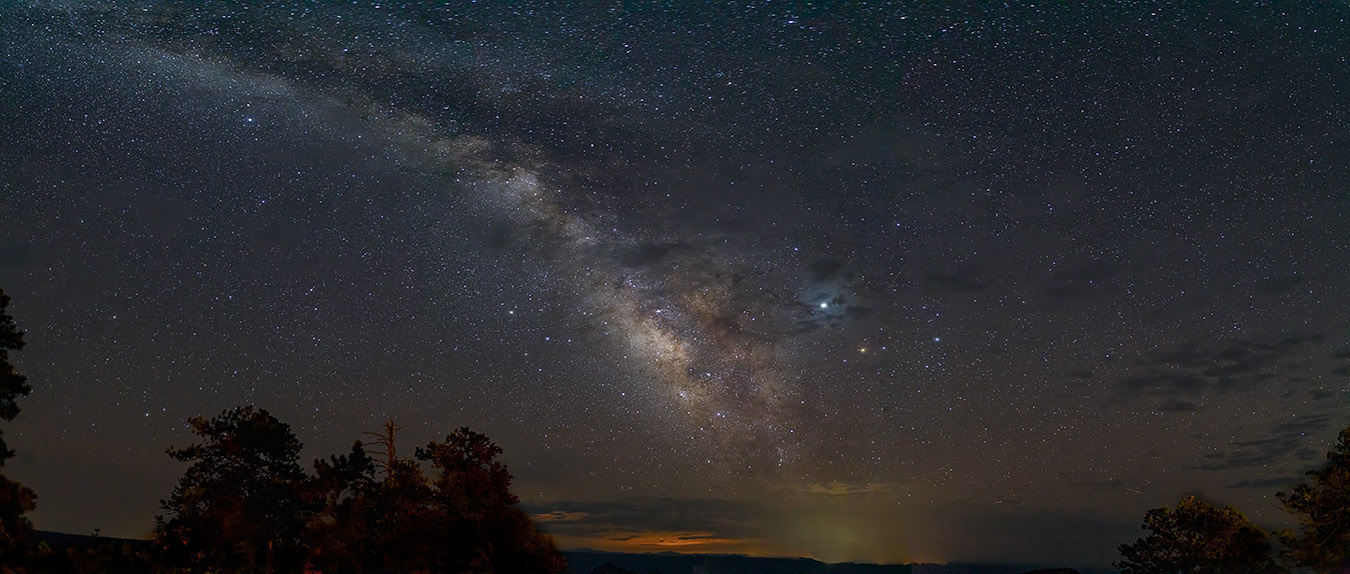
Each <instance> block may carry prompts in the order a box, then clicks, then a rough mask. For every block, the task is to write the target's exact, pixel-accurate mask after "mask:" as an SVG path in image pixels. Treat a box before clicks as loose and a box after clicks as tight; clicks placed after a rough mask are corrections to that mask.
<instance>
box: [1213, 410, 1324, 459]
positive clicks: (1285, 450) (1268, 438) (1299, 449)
mask: <svg viewBox="0 0 1350 574" xmlns="http://www.w3.org/2000/svg"><path fill="white" fill-rule="evenodd" d="M1331 423H1332V419H1331V416H1330V415H1314V416H1309V417H1303V418H1301V419H1298V420H1295V421H1290V422H1283V423H1276V424H1275V425H1273V426H1272V427H1271V428H1270V430H1269V431H1267V432H1265V433H1262V436H1261V438H1257V439H1252V440H1245V441H1236V442H1233V443H1232V445H1233V447H1235V448H1234V449H1233V450H1231V451H1229V452H1224V453H1212V454H1209V455H1207V456H1206V457H1205V459H1206V462H1204V463H1201V464H1199V465H1196V466H1192V467H1190V468H1195V469H1199V470H1225V471H1227V470H1238V469H1245V468H1266V467H1268V466H1269V465H1271V464H1272V463H1275V462H1277V461H1279V460H1281V459H1284V458H1285V457H1287V456H1289V455H1290V454H1293V455H1294V456H1295V457H1297V458H1298V459H1299V460H1303V461H1311V460H1316V459H1317V456H1318V451H1317V450H1316V449H1314V448H1311V447H1309V446H1308V443H1309V438H1308V436H1309V435H1312V436H1314V437H1320V436H1322V435H1324V434H1326V432H1325V431H1326V430H1327V429H1328V428H1329V427H1330V426H1331Z"/></svg>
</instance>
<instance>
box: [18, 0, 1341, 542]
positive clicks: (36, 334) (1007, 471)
mask: <svg viewBox="0 0 1350 574" xmlns="http://www.w3.org/2000/svg"><path fill="white" fill-rule="evenodd" d="M204 4H206V3H199V2H189V1H183V2H121V3H115V4H113V3H101V2H100V3H95V2H88V3H83V2H5V3H3V7H0V288H3V289H4V290H5V291H6V292H7V293H8V294H9V295H11V296H12V297H13V299H14V301H13V303H12V305H11V306H10V312H11V314H13V315H14V316H15V319H16V321H17V323H18V325H19V326H20V327H21V328H23V329H26V330H28V331H29V333H28V335H27V340H28V346H27V347H26V348H25V349H24V350H23V351H21V352H19V353H16V354H14V355H13V358H14V359H15V362H16V364H17V366H18V367H19V369H20V370H21V371H23V372H25V373H26V374H27V375H28V376H29V378H30V381H31V383H32V384H33V387H34V391H33V394H32V395H31V396H30V397H28V398H27V399H25V400H24V401H23V402H22V406H23V408H24V411H23V413H22V414H21V415H20V416H19V418H18V419H16V420H15V421H14V422H13V423H11V424H9V425H7V426H6V428H5V429H4V430H5V433H6V437H7V439H9V441H10V446H11V447H13V448H15V449H16V450H17V451H18V457H17V458H16V459H14V460H12V461H11V462H10V464H9V465H8V467H7V468H6V473H8V474H10V475H12V476H13V477H15V478H17V479H19V480H22V481H24V482H25V483H27V484H28V485H30V486H32V487H33V488H34V489H35V490H36V491H37V492H38V495H39V500H38V505H39V508H38V511H37V512H36V513H35V514H34V515H33V520H34V522H35V523H36V526H37V527H38V528H42V529H48V530H59V531H67V532H74V533H88V532H90V531H92V530H93V529H95V528H99V529H101V530H102V533H103V534H105V535H116V536H145V535H147V534H148V533H149V531H150V529H151V526H152V521H153V517H154V515H155V514H156V513H158V512H160V510H159V508H158V502H159V500H160V499H161V498H165V497H167V496H168V495H169V492H170V490H171V488H172V486H173V484H174V483H175V482H176V480H177V478H178V477H179V476H180V475H181V473H182V471H183V470H184V468H185V467H184V465H182V464H180V463H177V462H175V461H173V460H171V459H170V458H169V457H168V456H166V455H165V454H164V449H165V448H166V447H168V446H170V445H178V446H183V445H185V444H187V443H189V442H190V441H191V440H192V436H191V435H190V433H189V432H188V429H187V426H186V424H185V423H186V420H187V419H188V418H189V417H192V416H197V415H205V416H211V415H214V414H217V413H219V412H220V411H222V410H224V409H226V408H229V407H233V406H236V405H243V404H255V405H258V406H260V407H262V408H266V409H268V410H269V411H271V412H272V413H273V414H274V415H276V416H277V417H278V418H280V419H281V420H283V421H285V422H288V423H290V424H291V425H292V427H293V430H294V431H295V433H296V435H297V436H298V437H299V438H300V439H301V440H302V441H304V443H305V445H306V460H309V459H312V458H317V457H320V456H325V455H327V454H331V453H336V452H341V451H344V450H346V449H347V448H348V447H349V446H350V444H351V442H352V441H354V440H356V439H358V438H361V433H362V432H364V431H374V430H378V429H379V428H380V425H381V423H383V421H385V420H387V419H390V418H393V419H395V420H396V421H397V422H398V423H400V424H402V425H403V426H404V430H403V431H402V434H401V435H400V444H402V445H404V448H406V449H408V451H409V452H410V451H411V449H412V447H413V446H415V445H418V444H425V443H426V442H427V441H429V440H433V439H438V438H441V437H444V435H445V434H447V433H448V432H449V431H450V430H452V429H454V428H457V427H459V426H465V425H467V426H469V427H471V428H473V429H474V430H477V431H480V432H483V433H486V434H487V435H488V436H489V437H491V438H492V439H493V440H495V441H496V442H497V443H498V444H500V445H501V446H502V447H503V448H504V449H505V460H506V462H507V463H508V464H509V465H510V467H511V470H512V471H513V472H514V474H515V475H516V482H515V485H514V490H515V491H516V492H517V494H519V495H520V497H521V499H522V503H523V504H524V505H525V507H526V508H527V509H528V510H529V511H530V512H532V513H535V514H536V515H537V516H536V518H537V519H538V520H541V521H543V523H544V526H545V528H546V529H547V530H548V531H550V532H552V533H554V534H555V536H556V537H557V540H558V542H559V545H560V546H562V547H565V548H575V547H590V548H601V549H609V550H623V551H661V550H679V551H700V552H709V551H711V552H739V553H749V554H766V555H788V556H811V557H815V558H818V559H822V560H828V561H842V560H866V561H888V562H911V561H920V560H922V561H966V562H970V561H1001V562H1020V563H1027V564H1047V565H1065V566H1098V567H1100V566H1105V565H1107V564H1108V563H1109V562H1110V561H1111V560H1113V559H1117V558H1118V556H1117V554H1116V550H1115V547H1116V545H1118V544H1120V543H1123V542H1131V541H1133V540H1134V538H1136V537H1138V536H1139V535H1141V533H1142V531H1141V530H1140V529H1139V527H1138V525H1139V523H1140V521H1141V520H1142V517H1143V513H1144V511H1145V510H1146V509H1148V508H1153V507H1157V506H1163V505H1167V504H1173V503H1175V502H1176V499H1177V498H1178V497H1179V496H1181V495H1182V494H1185V493H1192V492H1198V493H1200V494H1202V495H1204V496H1207V497H1208V498H1210V499H1212V500H1215V501H1218V502H1221V503H1232V504H1235V505H1237V506H1238V507H1240V508H1241V509H1243V510H1244V511H1246V512H1247V513H1248V514H1250V515H1252V516H1253V517H1254V518H1255V519H1257V520H1258V522H1261V523H1262V524H1266V525H1269V526H1279V525H1281V524H1283V523H1284V522H1285V521H1286V520H1287V519H1286V518H1285V516H1284V515H1283V514H1282V513H1281V512H1280V511H1279V510H1278V507H1277V503H1276V501H1275V499H1274V493H1275V491H1277V490H1281V489H1286V490H1287V489H1289V488H1290V487H1292V485H1293V484H1294V483H1295V481H1296V480H1297V479H1298V477H1299V475H1300V474H1301V473H1302V472H1303V471H1304V470H1307V469H1308V468H1311V467H1313V466H1315V465H1317V464H1318V463H1319V461H1320V460H1321V457H1322V453H1323V452H1325V450H1326V449H1327V448H1328V447H1329V446H1330V444H1331V442H1332V440H1333V439H1334V438H1335V435H1336V432H1337V431H1338V430H1339V429H1340V428H1342V427H1344V426H1346V425H1347V424H1350V409H1348V408H1347V406H1348V405H1347V400H1348V399H1350V328H1348V327H1347V317H1348V315H1347V313H1350V265H1348V264H1347V257H1348V256H1350V61H1347V54H1350V23H1347V22H1346V18H1347V17H1348V16H1350V7H1347V5H1345V4H1344V3H1340V2H1324V3H1313V2H1308V3H1296V4H1295V3H1274V4H1273V5H1270V4H1266V3H1252V4H1242V5H1229V4H1215V5H1209V4H1206V5H1204V6H1198V4H1200V3H1178V4H1163V3H1143V2H1140V3H1134V2H1132V3H1127V4H1113V5H1110V6H1108V7H1105V8H1103V7H1086V6H1063V5H1061V4H1060V3H1046V4H1038V5H1034V6H1033V5H1030V4H1024V5H1018V6H1013V7H999V6H994V5H992V4H988V5H984V6H973V5H966V6H964V7H959V8H958V7H943V6H939V5H933V4H937V3H925V4H923V5H918V4H905V3H890V2H883V3H874V4H869V5H866V6H863V5H855V4H853V3H848V4H845V3H839V4H830V3H825V5H816V6H802V5H795V6H788V5H785V4H783V3H778V2H773V3H769V2H763V3H761V2H748V3H719V4H715V5H703V6H699V5H695V4H693V3H685V2H678V3H674V4H673V5H669V4H643V3H629V2H624V3H617V2H614V3H600V2H576V3H573V2H560V3H557V4H553V3H532V4H523V5H507V4H505V3H487V2H483V3H476V4H474V3H465V2H444V3H441V2H436V3H432V2H425V3H417V2H408V3H399V2H392V3H387V4H383V5H377V4H375V3H367V2H358V3H349V4H347V5H335V3H334V4H329V3H326V2H324V3H320V2H315V3H309V2H271V3H267V4H266V5H263V4H256V3H255V4H252V5H235V4H233V3H230V4H225V3H221V4H211V5H210V6H204ZM1183 4H1184V5H1183ZM1192 4H1197V5H1196V6H1193V5H1192Z"/></svg>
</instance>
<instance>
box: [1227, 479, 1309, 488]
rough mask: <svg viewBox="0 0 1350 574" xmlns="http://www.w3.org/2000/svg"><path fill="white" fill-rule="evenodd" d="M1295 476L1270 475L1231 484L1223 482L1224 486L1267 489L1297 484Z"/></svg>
mask: <svg viewBox="0 0 1350 574" xmlns="http://www.w3.org/2000/svg"><path fill="white" fill-rule="evenodd" d="M1298 481H1299V477H1297V476H1270V477H1265V478H1247V479H1243V480H1239V481H1237V482H1234V483H1231V484H1225V485H1224V488H1253V489H1258V490H1269V489H1272V488H1286V489H1287V488H1289V487H1291V486H1293V485H1295V484H1298Z"/></svg>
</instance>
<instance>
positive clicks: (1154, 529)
mask: <svg viewBox="0 0 1350 574" xmlns="http://www.w3.org/2000/svg"><path fill="white" fill-rule="evenodd" d="M1143 528H1144V529H1146V530H1149V531H1150V534H1149V535H1148V536H1146V537H1144V538H1140V539H1139V540H1137V541H1135V543H1134V544H1122V545H1120V554H1121V556H1123V557H1124V558H1125V559H1124V560H1122V561H1119V562H1116V563H1115V566H1116V568H1119V569H1120V571H1121V573H1122V574H1155V573H1161V572H1184V573H1188V574H1189V573H1205V574H1210V573H1212V574H1227V573H1231V572H1247V573H1252V574H1259V573H1275V572H1285V569H1284V568H1281V567H1280V566H1279V565H1278V564H1276V563H1275V561H1274V559H1273V556H1272V553H1271V547H1270V536H1269V534H1267V533H1266V531H1265V530H1262V529H1261V528H1260V527H1258V526H1256V525H1254V524H1252V523H1251V521H1249V520H1248V519H1247V517H1246V516H1244V515H1243V514H1242V513H1241V512H1239V511H1238V510H1237V509H1236V508H1233V507H1232V506H1227V507H1224V508H1219V507H1216V506H1214V505H1212V504H1209V503H1207V502H1203V501H1200V500H1197V499H1196V498H1195V497H1194V496H1188V497H1186V498H1183V499H1181V502H1178V503H1177V507H1176V509H1175V510H1173V509H1171V508H1167V507H1163V508H1155V509H1153V510H1150V511H1148V513H1146V514H1145V515H1144V524H1143Z"/></svg>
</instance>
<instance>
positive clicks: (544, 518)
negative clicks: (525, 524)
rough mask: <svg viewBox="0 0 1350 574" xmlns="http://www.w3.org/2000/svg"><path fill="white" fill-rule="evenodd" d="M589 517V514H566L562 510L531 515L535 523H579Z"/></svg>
mask: <svg viewBox="0 0 1350 574" xmlns="http://www.w3.org/2000/svg"><path fill="white" fill-rule="evenodd" d="M589 516H590V513H587V512H566V511H562V510H554V511H552V512H543V513H539V514H531V515H530V518H531V519H533V520H534V521H535V522H578V521H581V520H585V519H586V518H587V517H589Z"/></svg>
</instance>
